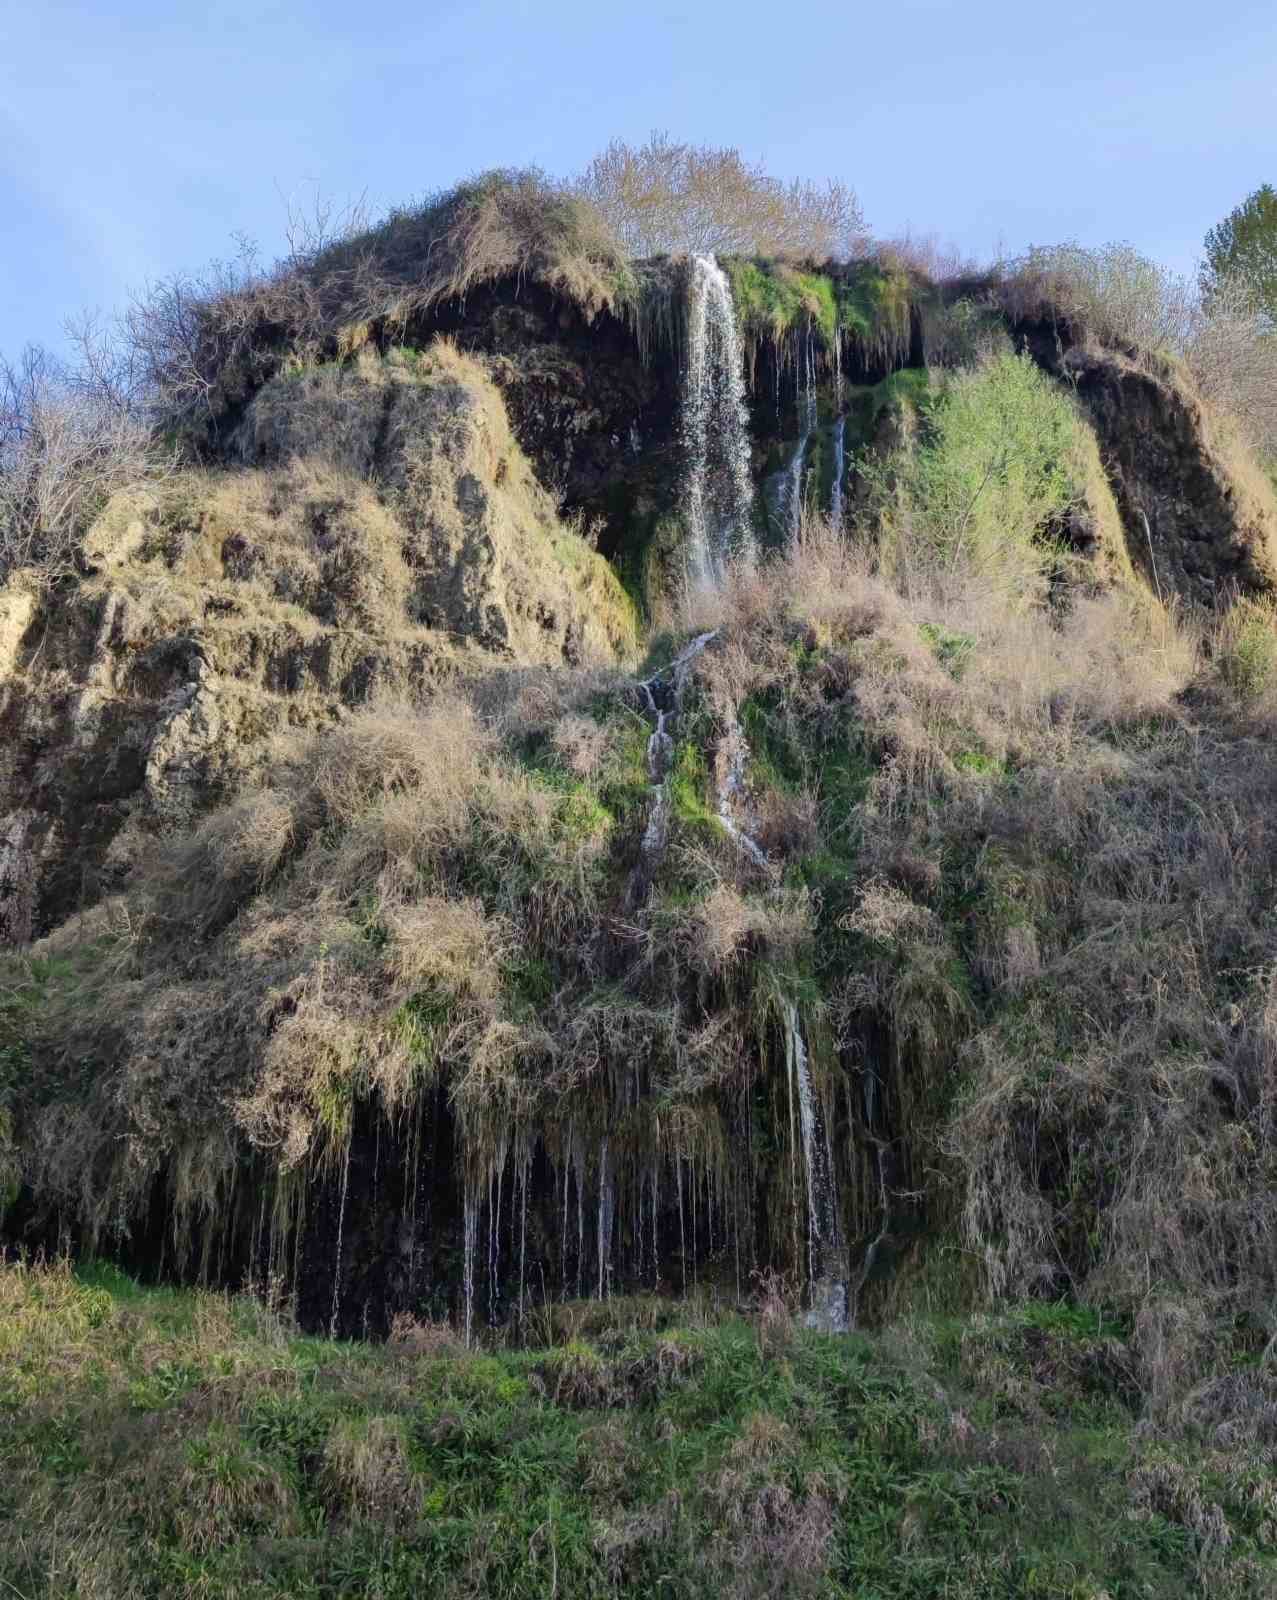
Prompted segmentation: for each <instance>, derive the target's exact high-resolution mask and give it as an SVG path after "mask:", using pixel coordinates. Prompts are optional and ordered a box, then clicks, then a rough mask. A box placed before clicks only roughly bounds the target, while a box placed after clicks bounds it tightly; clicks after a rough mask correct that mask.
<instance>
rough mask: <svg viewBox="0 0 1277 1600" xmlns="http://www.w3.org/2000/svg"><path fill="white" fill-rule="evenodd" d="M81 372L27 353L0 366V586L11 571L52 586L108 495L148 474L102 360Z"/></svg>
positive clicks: (142, 434)
mask: <svg viewBox="0 0 1277 1600" xmlns="http://www.w3.org/2000/svg"><path fill="white" fill-rule="evenodd" d="M100 354H101V361H102V363H103V365H102V366H101V367H100V368H99V369H98V370H97V371H94V370H93V369H90V370H87V371H84V372H80V371H76V370H73V369H68V368H66V367H64V366H63V365H62V364H61V363H59V362H58V361H56V360H55V359H54V358H53V357H52V356H50V355H49V353H48V352H47V351H45V350H42V349H40V348H39V347H38V346H30V347H28V349H27V350H25V351H24V352H23V355H22V357H21V359H20V360H19V361H18V362H17V363H16V365H15V364H13V363H10V362H8V361H3V360H0V581H3V580H4V578H6V577H7V576H8V574H9V573H10V572H12V571H13V570H14V569H16V568H19V567H25V568H29V569H31V570H32V571H33V572H34V573H35V574H36V575H37V576H38V577H39V578H40V579H41V580H42V581H44V582H53V581H55V580H56V579H57V578H59V577H62V576H65V575H66V574H68V573H69V572H72V571H74V570H75V557H76V552H77V550H78V548H79V543H80V540H81V538H82V537H83V535H84V533H85V531H86V530H87V528H88V526H89V524H90V522H91V521H92V520H93V518H94V516H96V514H97V513H98V511H99V510H100V509H101V508H102V506H103V505H104V504H105V503H106V501H107V500H108V499H109V498H110V496H111V495H112V494H113V493H114V492H115V491H116V490H117V489H120V488H122V487H124V486H125V485H126V484H129V483H132V482H136V481H137V480H138V479H139V478H141V477H144V476H146V475H147V474H148V473H150V472H152V471H153V470H155V466H156V459H155V455H154V451H153V449H152V444H151V437H150V432H149V429H148V428H147V426H146V423H145V422H144V420H143V419H142V418H141V417H140V416H139V415H138V413H137V411H136V409H135V408H133V407H132V406H130V405H127V404H123V403H121V396H120V393H119V391H118V390H116V389H115V388H114V387H113V385H114V384H115V383H116V382H118V381H119V378H118V374H117V375H115V376H114V377H113V376H112V374H111V373H110V371H109V370H108V368H107V366H106V365H105V363H106V362H107V361H108V359H109V358H108V357H107V355H106V354H105V353H104V352H100Z"/></svg>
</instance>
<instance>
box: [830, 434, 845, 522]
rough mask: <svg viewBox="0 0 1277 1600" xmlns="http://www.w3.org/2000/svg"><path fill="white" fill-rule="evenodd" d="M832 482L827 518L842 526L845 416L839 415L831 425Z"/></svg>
mask: <svg viewBox="0 0 1277 1600" xmlns="http://www.w3.org/2000/svg"><path fill="white" fill-rule="evenodd" d="M833 443H834V482H833V487H832V489H831V490H830V492H829V520H830V522H832V523H833V525H834V528H835V529H838V528H841V527H842V480H843V474H844V472H845V471H846V470H847V418H846V417H845V416H840V417H839V418H838V419H837V421H836V422H835V423H834V426H833Z"/></svg>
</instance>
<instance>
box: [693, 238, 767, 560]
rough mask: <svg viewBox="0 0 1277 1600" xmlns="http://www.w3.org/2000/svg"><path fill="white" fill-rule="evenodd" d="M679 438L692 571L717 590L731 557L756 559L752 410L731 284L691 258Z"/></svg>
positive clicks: (715, 267) (712, 263) (712, 266)
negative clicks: (752, 525) (747, 399)
mask: <svg viewBox="0 0 1277 1600" xmlns="http://www.w3.org/2000/svg"><path fill="white" fill-rule="evenodd" d="M681 432H682V443H683V452H684V459H685V462H686V482H685V485H684V491H683V514H684V517H685V519H686V523H687V534H688V538H687V548H688V567H689V572H690V576H691V579H692V581H693V582H694V583H695V584H697V585H698V586H700V587H703V588H709V587H713V586H715V585H717V584H718V583H719V582H720V580H721V579H722V576H723V571H724V568H725V566H726V564H727V561H728V559H729V558H731V557H734V558H736V559H738V560H742V559H743V560H748V559H749V558H750V557H751V556H752V554H753V537H752V533H751V530H750V511H751V507H752V504H753V499H754V491H753V485H752V483H751V480H750V474H749V411H748V408H747V406H746V403H745V363H744V355H743V351H742V349H741V340H740V330H739V329H738V328H737V326H736V309H735V307H734V305H733V304H732V291H731V285H730V284H729V283H728V281H727V275H726V273H725V272H724V271H723V269H722V268H721V267H720V266H719V264H718V262H717V261H716V260H715V259H714V257H713V256H693V257H692V260H691V268H690V281H689V291H688V315H687V360H686V367H685V370H684V374H683V406H682V420H681Z"/></svg>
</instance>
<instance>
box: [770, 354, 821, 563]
mask: <svg viewBox="0 0 1277 1600" xmlns="http://www.w3.org/2000/svg"><path fill="white" fill-rule="evenodd" d="M795 365H796V368H797V379H796V382H797V399H796V405H797V410H798V438H797V440H796V441H795V444H794V453H793V455H792V456H791V457H790V461H789V467H788V470H787V471H786V473H785V476H784V477H783V478H782V479H781V481H780V484H779V487H778V494H777V503H776V510H777V513H778V516H779V520H780V525H781V527H782V528H783V529H784V530H785V534H786V536H787V537H788V538H789V539H791V540H792V539H793V537H794V535H795V534H796V533H797V532H798V529H799V525H800V524H801V522H802V516H803V474H804V472H805V471H806V467H807V453H808V451H809V450H810V448H811V436H812V434H813V433H814V432H815V430H816V358H815V354H814V351H813V349H812V341H811V334H810V332H809V333H808V335H807V338H806V340H805V341H804V343H803V348H802V351H801V353H800V355H799V357H798V359H797V361H796V363H795Z"/></svg>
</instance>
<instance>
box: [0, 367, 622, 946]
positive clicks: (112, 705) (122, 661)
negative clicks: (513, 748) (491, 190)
mask: <svg viewBox="0 0 1277 1600" xmlns="http://www.w3.org/2000/svg"><path fill="white" fill-rule="evenodd" d="M242 447H243V449H244V452H245V454H246V455H247V457H248V458H249V459H250V460H251V461H253V462H257V463H259V464H258V465H253V466H249V467H248V468H246V469H241V470H238V471H237V470H233V469H227V470H221V469H219V470H217V471H215V472H209V473H183V474H180V475H178V476H175V477H174V478H172V479H170V480H168V481H167V482H164V483H161V484H159V485H157V486H153V487H150V488H147V489H144V490H138V491H135V492H133V493H130V494H128V495H123V496H120V497H117V499H116V500H115V501H114V502H113V503H112V504H111V505H110V506H109V507H108V508H107V510H106V512H105V513H104V514H103V516H102V517H101V519H100V520H99V522H98V523H97V525H96V526H95V527H94V529H93V530H92V532H91V534H90V536H89V538H88V540H87V541H86V545H85V552H84V553H85V561H86V565H87V566H88V568H89V569H90V570H89V571H88V573H87V574H86V576H85V577H84V578H83V579H82V580H81V581H80V582H78V583H76V584H74V585H71V586H68V587H65V588H61V589H58V590H55V591H53V592H51V593H47V594H40V593H39V592H38V591H37V590H35V589H34V588H29V587H24V586H21V585H20V584H18V583H16V582H15V584H14V585H12V586H11V587H10V588H8V589H6V590H3V591H0V740H2V749H0V879H2V880H3V881H2V882H0V899H3V907H2V908H0V937H3V938H4V939H5V940H6V942H9V943H14V942H22V941H23V940H24V939H25V938H27V937H30V935H31V934H32V933H33V932H39V931H41V930H42V929H44V928H47V927H50V926H52V925H54V924H55V923H56V922H57V921H59V920H60V919H61V918H63V917H65V916H66V915H67V914H69V913H70V912H71V911H73V910H74V909H76V908H77V907H79V906H82V905H84V904H86V903H89V902H91V901H92V900H94V899H95V898H97V897H98V896H99V895H100V894H101V893H103V892H106V891H108V890H109V889H111V888H112V887H114V886H115V885H116V884H117V883H118V882H119V881H120V879H121V878H122V876H123V875H124V874H125V873H126V872H127V869H128V867H129V864H130V863H131V861H132V860H133V859H134V858H135V857H136V854H137V852H138V850H140V849H144V848H145V847H146V838H147V836H148V834H149V833H150V832H153V831H154V830H155V829H157V828H159V829H163V828H167V827H171V826H176V825H182V824H185V823H188V822H189V821H190V820H191V819H192V818H193V817H194V816H195V815H196V814H197V813H198V812H199V811H200V810H202V809H203V808H205V807H206V806H208V805H209V804H210V803H212V802H214V801H215V800H216V799H217V798H219V797H220V796H222V795H224V794H226V793H227V792H228V791H229V790H230V789H231V788H232V787H234V785H235V784H237V783H238V782H239V781H241V780H242V779H243V778H245V777H246V776H248V775H249V774H250V773H251V772H252V771H253V770H254V768H255V767H256V766H257V765H258V763H259V762H260V761H261V759H262V757H263V755H264V753H265V751H266V749H267V746H268V744H269V741H270V740H271V738H272V737H273V736H274V735H275V734H277V733H280V732H283V731H285V730H288V729H294V728H306V727H318V726H324V725H326V724H328V723H330V722H332V721H333V720H334V719H337V718H340V717H341V716H342V715H343V714H344V713H345V711H346V709H347V708H349V707H351V706H354V705H358V704H361V703H363V702H365V701H367V700H368V699H369V698H370V697H372V696H373V695H375V694H389V695H393V696H406V697H417V696H420V695H421V694H422V693H424V692H428V690H429V688H430V686H431V685H432V684H433V683H436V682H438V681H440V680H441V679H446V678H451V677H455V676H457V675H466V674H469V673H470V672H472V671H475V670H479V669H481V668H490V667H492V666H494V665H499V664H501V663H503V662H504V663H518V664H529V665H531V664H553V663H556V662H558V663H572V664H578V663H583V662H588V661H594V660H598V661H611V660H615V659H617V657H618V656H620V655H623V654H625V652H626V651H627V650H628V649H629V648H630V647H631V645H632V643H633V638H634V621H633V614H632V608H631V606H630V603H629V601H628V599H627V597H626V596H625V594H624V591H623V590H622V589H621V586H620V584H619V583H618V581H617V580H616V578H615V576H614V574H613V573H612V571H611V569H610V568H609V567H608V565H607V563H606V562H605V561H604V560H603V559H602V558H601V557H599V556H597V555H596V554H595V553H594V552H593V551H592V550H590V549H589V548H588V547H587V546H586V545H585V544H584V542H583V541H582V540H581V539H580V538H579V537H578V536H577V535H576V534H575V533H573V532H572V531H571V530H570V529H568V528H566V527H564V526H563V525H562V524H561V523H560V521H559V520H558V518H557V516H556V513H555V508H554V504H553V501H552V500H551V498H550V497H549V495H548V494H547V492H546V491H545V490H544V489H543V488H542V487H541V486H540V484H539V483H538V482H537V480H536V478H535V476H534V475H533V472H532V470H531V468H530V466H529V464H528V462H527V460H526V458H525V457H524V456H523V455H522V453H521V452H520V450H519V448H518V446H517V445H516V444H515V442H514V440H513V437H512V435H511V433H510V429H509V425H508V422H507V421H506V416H505V411H504V408H503V406H502V403H501V399H500V396H499V394H498V392H497V391H496V389H495V388H494V387H493V385H492V384H491V382H490V381H489V380H488V379H487V377H486V375H485V374H484V372H483V371H482V369H481V368H480V367H479V366H478V364H477V363H475V362H473V361H470V360H468V359H467V358H465V357H461V356H459V355H457V353H456V352H455V351H451V350H444V351H441V352H438V353H436V354H432V355H429V356H426V357H422V358H416V359H409V358H403V359H402V360H401V361H397V362H378V363H375V364H372V363H364V364H363V365H362V366H360V367H358V368H352V369H350V370H348V371H340V370H336V369H332V370H326V371H324V372H323V373H321V374H319V375H305V374H303V375H300V376H298V377H296V378H292V379H287V378H281V379H278V380H276V382H275V383H273V384H272V385H269V386H268V387H267V389H266V390H265V391H263V393H262V394H261V395H260V396H259V397H258V401H257V402H256V403H255V405H254V407H253V408H252V410H251V412H250V415H249V417H248V419H247V421H246V423H245V427H244V432H243V437H242Z"/></svg>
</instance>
